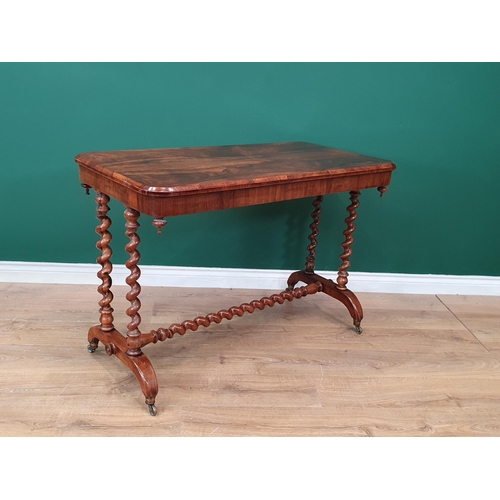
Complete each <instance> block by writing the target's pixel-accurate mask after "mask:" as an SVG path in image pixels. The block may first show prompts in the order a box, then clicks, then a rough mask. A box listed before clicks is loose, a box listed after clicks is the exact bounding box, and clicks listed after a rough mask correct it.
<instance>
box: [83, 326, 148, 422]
mask: <svg viewBox="0 0 500 500" xmlns="http://www.w3.org/2000/svg"><path fill="white" fill-rule="evenodd" d="M88 340H89V345H88V350H89V352H94V351H95V350H96V349H97V346H98V344H99V342H102V343H103V344H104V347H105V348H106V354H107V355H108V356H112V355H113V354H114V355H115V356H116V357H117V358H118V359H119V360H120V361H122V362H123V363H124V364H125V366H127V367H128V368H129V369H130V370H131V371H132V373H133V374H134V375H135V376H136V378H137V380H138V381H139V384H140V386H141V389H142V393H143V394H144V397H145V398H146V404H147V405H148V407H149V413H150V414H151V415H153V416H154V415H156V407H155V399H156V395H157V394H158V379H157V377H156V373H155V371H154V369H153V365H152V364H151V361H149V359H148V357H147V356H146V355H145V354H144V353H142V352H141V353H140V354H139V355H138V356H129V355H128V354H126V351H127V349H128V347H127V339H126V337H124V336H123V335H122V334H121V333H120V332H119V331H118V330H115V329H113V330H111V331H110V332H103V331H102V330H101V329H100V328H99V326H92V327H90V330H89V334H88Z"/></svg>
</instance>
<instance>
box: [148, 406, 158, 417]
mask: <svg viewBox="0 0 500 500" xmlns="http://www.w3.org/2000/svg"><path fill="white" fill-rule="evenodd" d="M148 407H149V414H150V415H151V416H152V417H154V416H155V415H156V406H155V405H154V404H148Z"/></svg>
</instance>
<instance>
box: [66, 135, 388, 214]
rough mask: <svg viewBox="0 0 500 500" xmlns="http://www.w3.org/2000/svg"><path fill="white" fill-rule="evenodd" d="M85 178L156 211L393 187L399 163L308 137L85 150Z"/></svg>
mask: <svg viewBox="0 0 500 500" xmlns="http://www.w3.org/2000/svg"><path fill="white" fill-rule="evenodd" d="M75 161H76V162H77V163H78V165H79V168H80V180H81V181H82V182H83V183H84V184H87V185H89V186H91V187H93V188H94V189H95V190H96V191H99V192H102V193H105V194H107V195H109V196H111V197H113V198H116V199H117V200H120V201H121V202H123V203H124V204H125V205H126V206H128V207H131V208H134V209H136V210H139V211H140V212H141V213H146V214H148V215H153V216H155V217H166V216H170V215H181V214H187V213H196V212H204V211H210V210H221V209H226V208H235V207H242V206H249V205H257V204H262V203H271V202H276V201H284V200H291V199H296V198H304V197H308V196H317V195H320V194H321V195H323V194H329V193H338V192H342V191H349V190H359V189H366V188H373V187H379V186H387V185H388V184H389V182H390V178H391V173H392V171H393V170H394V169H395V168H396V166H395V165H394V163H392V162H391V161H388V160H382V159H380V158H373V157H370V156H364V155H361V154H357V153H351V152H348V151H341V150H339V149H334V148H329V147H325V146H319V145H317V144H311V143H307V142H283V143H270V144H246V145H237V146H236V145H235V146H209V147H195V148H172V149H142V150H128V151H105V152H95V153H82V154H79V155H78V156H77V157H76V158H75Z"/></svg>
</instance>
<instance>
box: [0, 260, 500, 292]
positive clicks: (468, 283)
mask: <svg viewBox="0 0 500 500" xmlns="http://www.w3.org/2000/svg"><path fill="white" fill-rule="evenodd" d="M98 269H99V266H98V265H97V264H65V263H54V262H12V261H3V262H2V261H0V282H4V283H5V282H10V283H60V284H78V285H87V284H88V285H97V284H99V280H98V278H97V276H96V273H97V271H98ZM141 272H142V274H141V278H140V279H139V282H140V284H141V285H142V286H173V287H191V288H247V289H262V290H281V289H283V288H284V286H285V284H286V280H287V278H288V276H289V275H290V273H291V272H292V271H291V270H289V271H284V270H273V269H226V268H214V267H178V266H141ZM128 274H129V271H128V269H127V268H126V267H125V266H124V265H123V264H121V265H120V264H118V265H115V266H114V267H113V275H112V276H113V284H115V285H125V284H126V283H125V278H126V277H127V276H128ZM318 274H321V275H322V276H324V277H325V278H330V279H335V278H336V276H337V273H336V272H332V271H320V270H318ZM349 288H350V289H351V290H352V291H353V292H372V293H408V294H443V295H497V296H500V276H446V275H437V274H392V273H362V272H353V273H350V274H349Z"/></svg>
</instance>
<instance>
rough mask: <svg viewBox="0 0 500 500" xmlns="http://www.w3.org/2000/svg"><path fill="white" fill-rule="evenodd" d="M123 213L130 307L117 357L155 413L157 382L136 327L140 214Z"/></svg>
mask: <svg viewBox="0 0 500 500" xmlns="http://www.w3.org/2000/svg"><path fill="white" fill-rule="evenodd" d="M124 215H125V219H126V221H127V222H126V223H125V228H126V231H125V234H126V235H127V236H128V238H129V240H130V241H129V242H128V243H127V245H126V246H125V250H126V251H127V253H128V254H129V255H130V257H129V259H128V260H127V262H126V263H125V265H126V267H127V269H128V270H129V271H130V274H129V276H128V277H127V279H126V280H125V281H126V282H127V285H128V286H129V287H130V291H129V292H128V293H127V295H126V297H127V300H128V301H129V302H130V307H129V308H128V309H127V311H126V312H127V316H129V317H130V323H129V324H128V325H127V349H126V351H125V353H124V355H122V356H118V357H120V359H122V361H124V362H125V364H127V365H128V366H129V367H131V369H132V371H134V373H135V374H136V376H137V379H138V380H139V383H140V384H141V388H142V392H143V394H144V396H145V397H146V404H147V405H148V408H149V413H150V415H152V416H154V415H156V406H155V398H156V394H157V393H158V381H157V378H156V374H155V372H154V370H153V366H152V365H151V362H150V361H149V359H148V358H147V357H146V356H145V355H144V353H143V352H142V351H141V345H142V344H141V331H140V330H139V325H140V324H141V315H140V314H139V310H140V308H141V301H140V300H139V294H140V293H141V285H139V283H138V279H139V278H140V276H141V270H140V269H139V266H138V264H139V260H140V259H141V254H140V253H139V250H137V247H138V246H139V243H140V242H141V240H140V238H139V235H138V234H137V229H138V228H139V222H138V219H139V217H140V215H141V214H140V213H139V212H138V211H137V210H134V209H133V208H129V207H127V208H126V209H125V212H124Z"/></svg>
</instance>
